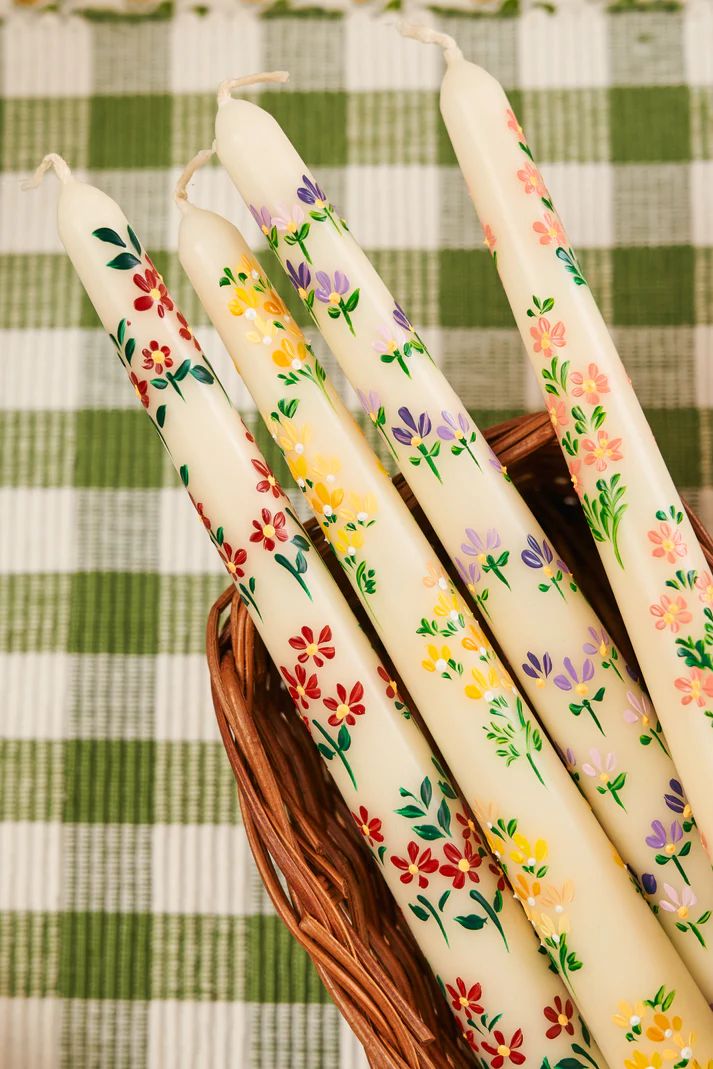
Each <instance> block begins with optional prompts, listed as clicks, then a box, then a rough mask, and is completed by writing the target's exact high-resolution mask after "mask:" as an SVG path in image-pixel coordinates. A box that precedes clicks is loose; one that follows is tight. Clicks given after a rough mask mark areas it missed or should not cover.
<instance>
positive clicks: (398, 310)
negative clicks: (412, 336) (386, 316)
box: [392, 301, 413, 331]
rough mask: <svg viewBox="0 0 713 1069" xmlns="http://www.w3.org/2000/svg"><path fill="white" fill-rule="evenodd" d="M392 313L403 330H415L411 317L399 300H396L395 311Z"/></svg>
mask: <svg viewBox="0 0 713 1069" xmlns="http://www.w3.org/2000/svg"><path fill="white" fill-rule="evenodd" d="M392 314H393V317H394V320H395V322H396V323H398V325H399V326H400V327H401V329H402V330H408V331H411V330H413V327H412V325H411V321H410V319H409V317H408V316H407V315H406V313H405V312H404V310H403V308H402V307H401V305H400V304H399V303H398V301H394V311H393V313H392Z"/></svg>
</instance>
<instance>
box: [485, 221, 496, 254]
mask: <svg viewBox="0 0 713 1069" xmlns="http://www.w3.org/2000/svg"><path fill="white" fill-rule="evenodd" d="M483 245H485V247H486V249H487V250H488V252H489V253H490V255H491V256H492V255H493V252H494V251H495V246H496V245H497V238H496V237H495V234H494V233H493V228H492V227H491V226H490V225H489V224H486V225H485V227H484V228H483Z"/></svg>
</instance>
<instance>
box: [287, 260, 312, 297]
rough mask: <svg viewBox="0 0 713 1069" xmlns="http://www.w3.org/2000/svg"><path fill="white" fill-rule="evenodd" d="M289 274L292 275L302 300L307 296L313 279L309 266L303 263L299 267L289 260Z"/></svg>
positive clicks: (291, 278)
mask: <svg viewBox="0 0 713 1069" xmlns="http://www.w3.org/2000/svg"><path fill="white" fill-rule="evenodd" d="M287 274H288V275H289V276H290V282H291V283H292V285H293V286H294V287H295V289H296V290H297V292H298V294H299V295H300V297H301V298H302V300H304V299H305V297H306V296H307V290H308V289H309V285H310V282H311V281H312V275H311V273H310V269H309V267H308V266H307V264H305V263H301V264H300V265H299V267H295V266H294V264H293V263H292V261H291V260H288V261H287Z"/></svg>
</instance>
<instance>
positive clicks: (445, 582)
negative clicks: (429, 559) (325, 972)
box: [423, 564, 453, 591]
mask: <svg viewBox="0 0 713 1069" xmlns="http://www.w3.org/2000/svg"><path fill="white" fill-rule="evenodd" d="M423 585H424V586H425V587H428V588H429V589H430V588H431V587H434V586H435V587H438V589H439V590H443V591H450V590H452V589H453V587H452V586H451V581H450V579H449V578H448V576H447V575H446V573H445V572H444V571H443V568H441V566H440V564H429V565H428V567H427V568H426V574H425V575H424V577H423Z"/></svg>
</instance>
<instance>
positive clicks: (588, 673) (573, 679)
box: [555, 657, 594, 698]
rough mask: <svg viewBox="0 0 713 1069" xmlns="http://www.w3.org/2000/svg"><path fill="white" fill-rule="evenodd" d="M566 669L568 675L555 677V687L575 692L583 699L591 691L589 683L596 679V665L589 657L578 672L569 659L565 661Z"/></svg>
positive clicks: (566, 658)
mask: <svg viewBox="0 0 713 1069" xmlns="http://www.w3.org/2000/svg"><path fill="white" fill-rule="evenodd" d="M563 663H564V667H565V670H566V672H567V675H565V674H564V673H562V674H561V675H559V676H555V686H556V687H559V689H560V690H573V691H575V692H576V693H577V694H578V695H579V696H580V698H581V697H583V696H584V695H585V694H586V693H587V692H588V690H589V687H588V686H587V683H588V682H589V681H590V680H591V679H593V678H594V664H593V662H592V661H590V660H589V658H588V657H587V658H586V660H585V661H584V663H583V664H582V668H581V671H578V670H577V669H576V668H575V667H574V665H573V664H572V661H571V660H570V658H569V657H565V659H564V662H563Z"/></svg>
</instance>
